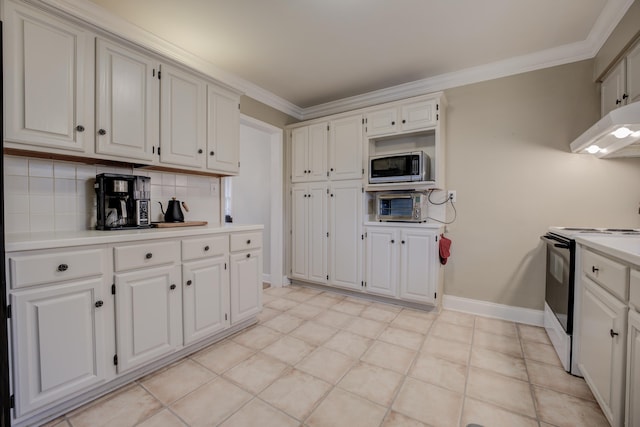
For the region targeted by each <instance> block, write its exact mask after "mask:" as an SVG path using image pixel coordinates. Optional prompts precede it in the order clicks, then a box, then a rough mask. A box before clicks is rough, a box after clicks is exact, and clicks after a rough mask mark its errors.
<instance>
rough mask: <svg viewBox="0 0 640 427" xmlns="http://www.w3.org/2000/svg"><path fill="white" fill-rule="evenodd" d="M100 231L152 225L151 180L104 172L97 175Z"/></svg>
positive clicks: (98, 226)
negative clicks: (150, 204)
mask: <svg viewBox="0 0 640 427" xmlns="http://www.w3.org/2000/svg"><path fill="white" fill-rule="evenodd" d="M95 190H96V195H97V199H98V203H97V205H98V206H97V221H96V229H98V230H122V229H127V228H149V227H151V212H150V206H149V203H150V199H151V179H150V178H149V177H147V176H137V175H119V174H110V173H102V174H100V175H97V176H96V183H95Z"/></svg>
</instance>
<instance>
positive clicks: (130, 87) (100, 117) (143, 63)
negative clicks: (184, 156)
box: [96, 39, 159, 162]
mask: <svg viewBox="0 0 640 427" xmlns="http://www.w3.org/2000/svg"><path fill="white" fill-rule="evenodd" d="M96 51H97V55H96V94H97V100H96V153H100V154H106V155H113V156H117V157H122V158H125V159H136V160H141V161H145V162H151V161H152V160H153V152H152V149H153V147H154V146H156V145H157V144H158V126H159V123H158V92H159V83H158V75H157V73H158V66H159V65H158V62H157V61H156V60H155V59H153V58H151V57H149V56H145V55H142V54H141V53H140V52H137V51H133V50H130V49H127V48H125V47H123V46H120V45H117V44H114V43H111V42H109V41H106V40H102V39H98V40H97V42H96Z"/></svg>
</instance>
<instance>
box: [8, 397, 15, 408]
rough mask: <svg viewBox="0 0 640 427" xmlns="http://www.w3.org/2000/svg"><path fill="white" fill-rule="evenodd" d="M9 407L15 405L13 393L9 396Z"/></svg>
mask: <svg viewBox="0 0 640 427" xmlns="http://www.w3.org/2000/svg"><path fill="white" fill-rule="evenodd" d="M9 407H10V408H12V409H13V408H15V407H16V396H15V395H13V394H12V395H11V397H10V398H9Z"/></svg>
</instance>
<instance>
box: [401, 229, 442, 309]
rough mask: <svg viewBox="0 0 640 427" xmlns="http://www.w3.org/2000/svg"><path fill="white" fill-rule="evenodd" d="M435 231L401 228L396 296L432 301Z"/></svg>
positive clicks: (436, 247)
mask: <svg viewBox="0 0 640 427" xmlns="http://www.w3.org/2000/svg"><path fill="white" fill-rule="evenodd" d="M436 236H437V234H436V232H434V231H421V230H408V229H407V230H402V234H401V238H400V260H401V261H400V297H401V298H403V299H408V300H413V301H417V302H426V303H433V302H434V301H435V295H434V293H435V292H436V284H437V275H438V269H439V264H438V261H439V259H438V254H437V250H438V246H437V245H438V244H437V241H436Z"/></svg>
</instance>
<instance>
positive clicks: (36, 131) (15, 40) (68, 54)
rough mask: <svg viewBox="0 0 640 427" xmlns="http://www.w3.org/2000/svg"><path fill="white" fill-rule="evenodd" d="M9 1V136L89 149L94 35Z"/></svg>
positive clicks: (34, 141) (6, 130) (35, 141)
mask: <svg viewBox="0 0 640 427" xmlns="http://www.w3.org/2000/svg"><path fill="white" fill-rule="evenodd" d="M4 7H5V22H6V36H7V37H6V38H5V45H4V46H5V47H6V52H5V66H4V72H5V79H6V80H5V85H4V90H5V94H6V104H5V105H6V108H5V112H4V113H5V119H6V120H5V132H6V134H5V137H6V139H8V140H10V141H14V142H24V143H28V144H34V145H38V146H43V147H49V148H59V149H64V150H71V151H74V152H77V153H82V152H85V151H86V150H88V149H89V145H90V142H91V141H93V100H94V97H93V53H94V51H93V42H92V35H91V34H89V33H87V32H85V31H83V30H81V29H80V28H78V27H77V26H76V25H72V24H68V23H66V22H65V21H63V20H59V19H57V18H54V17H52V16H51V15H49V14H44V13H41V12H38V11H35V10H32V9H29V8H26V7H22V6H19V5H16V4H15V3H12V2H8V3H6V4H4ZM80 126H81V127H80Z"/></svg>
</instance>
